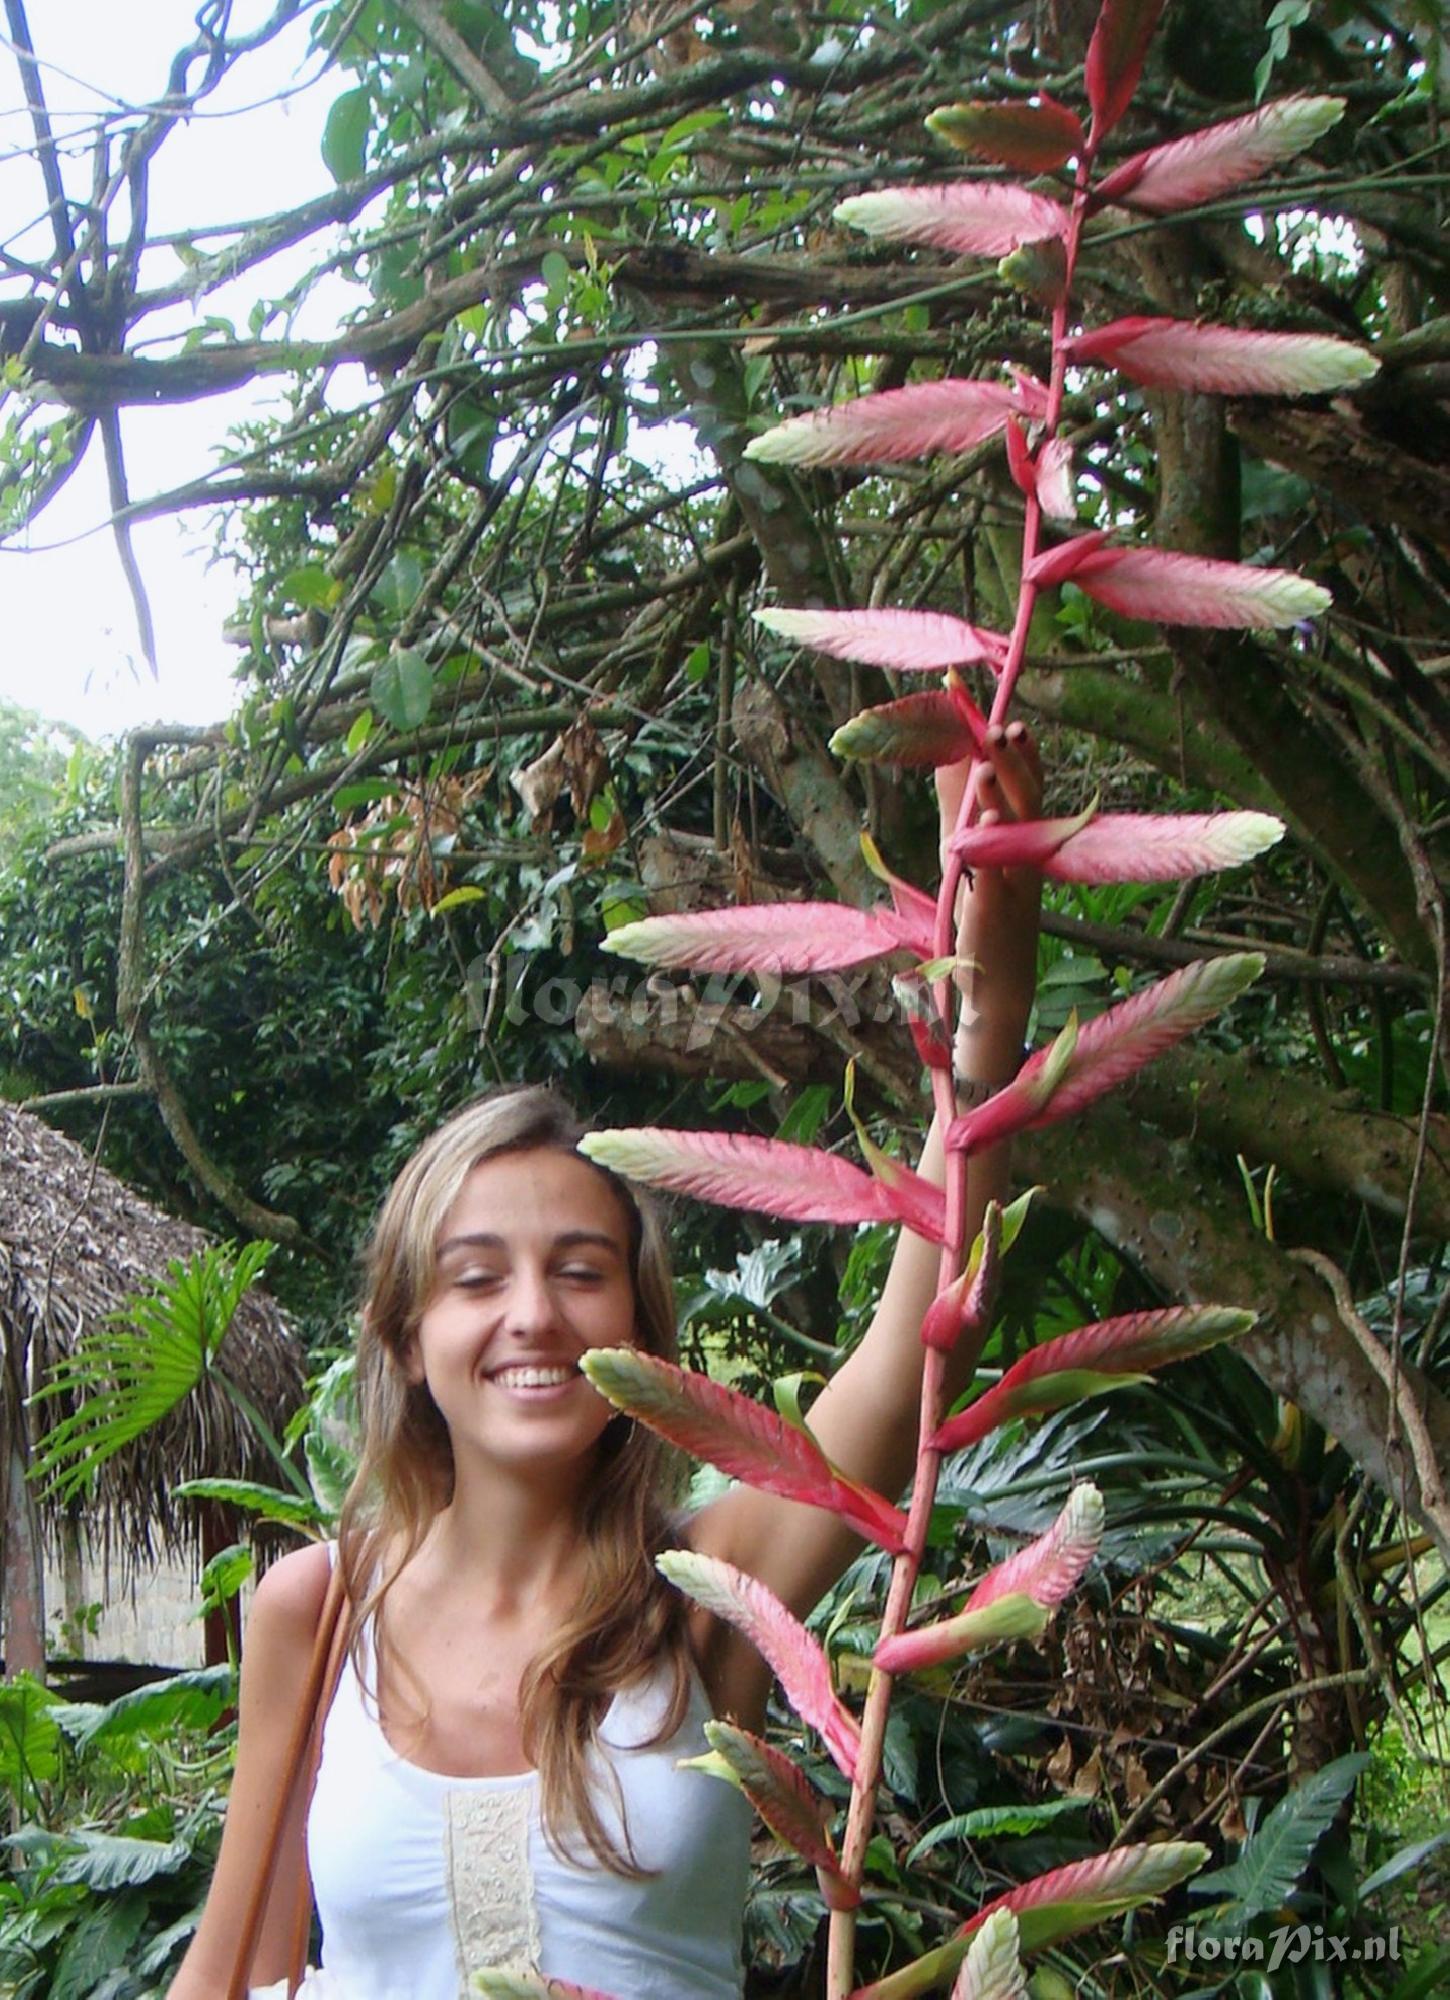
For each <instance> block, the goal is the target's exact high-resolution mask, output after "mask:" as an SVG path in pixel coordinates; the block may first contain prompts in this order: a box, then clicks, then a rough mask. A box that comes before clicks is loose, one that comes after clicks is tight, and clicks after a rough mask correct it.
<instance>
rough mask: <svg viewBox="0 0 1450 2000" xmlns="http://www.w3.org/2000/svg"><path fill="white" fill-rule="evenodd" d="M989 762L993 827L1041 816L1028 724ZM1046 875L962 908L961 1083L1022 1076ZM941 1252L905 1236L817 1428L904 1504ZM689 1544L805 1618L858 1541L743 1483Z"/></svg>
mask: <svg viewBox="0 0 1450 2000" xmlns="http://www.w3.org/2000/svg"><path fill="white" fill-rule="evenodd" d="M988 750H989V758H988V760H986V761H983V762H981V763H979V764H977V766H976V767H975V772H976V775H975V778H974V780H973V782H975V784H976V786H977V798H978V802H979V805H980V808H981V818H982V819H983V820H984V821H986V822H987V823H989V824H990V822H991V820H992V819H993V818H1003V819H1005V818H1031V817H1034V816H1035V815H1036V813H1037V812H1038V809H1039V806H1040V801H1041V785H1042V781H1041V767H1040V764H1039V762H1038V757H1037V749H1036V745H1035V744H1034V743H1033V741H1032V739H1031V737H1030V736H1029V734H1028V732H1027V731H1026V730H1025V729H1024V728H1023V727H1022V725H1021V724H1013V725H1011V726H1010V727H1009V728H1008V729H1007V730H1005V731H1002V730H994V731H993V732H992V734H991V738H990V740H989V744H988ZM966 782H967V772H966V767H965V766H962V765H956V766H952V767H950V768H949V769H947V770H944V771H942V772H940V773H939V774H938V795H939V799H940V804H941V816H942V827H943V839H945V836H946V834H947V833H949V832H950V830H951V828H952V827H953V825H954V824H955V821H956V812H957V806H958V803H959V802H960V799H961V795H962V789H963V786H964V784H965V783H966ZM1040 894H1041V877H1040V876H1039V875H1038V874H1037V873H1036V872H1035V871H1028V870H1006V871H1004V870H1000V869H985V868H983V869H979V870H978V871H977V873H976V878H975V881H974V882H973V883H972V884H971V885H970V887H964V889H963V891H962V895H961V899H960V901H959V903H958V944H957V949H958V954H959V956H960V957H961V958H962V959H963V960H970V961H971V965H970V967H969V968H967V969H964V970H962V971H961V972H960V973H959V974H958V985H959V986H960V988H961V990H962V1001H963V1004H962V1010H961V1011H962V1020H961V1027H960V1029H959V1032H958V1037H957V1044H956V1069H957V1075H958V1079H959V1082H960V1083H961V1084H963V1085H966V1086H970V1085H971V1084H973V1083H980V1084H983V1085H988V1086H991V1087H996V1086H997V1085H1000V1084H1003V1083H1006V1082H1008V1081H1010V1079H1011V1078H1012V1077H1013V1076H1014V1075H1015V1074H1016V1072H1017V1068H1018V1066H1019V1064H1020V1061H1021V1056H1022V1037H1023V1033H1024V1030H1025V1028H1026V1025H1027V1017H1028V1014H1029V1012H1030V1010H1031V1005H1032V994H1033V982H1034V977H1035V972H1036V957H1037V909H1038V902H1039V898H1040ZM1006 1152H1007V1149H1006V1148H1005V1147H999V1148H997V1149H996V1150H995V1151H994V1152H991V1153H984V1154H982V1155H980V1156H977V1157H974V1158H973V1159H972V1161H971V1162H970V1167H969V1172H968V1177H967V1216H966V1240H967V1242H968V1243H970V1242H971V1241H972V1238H973V1237H974V1235H975V1234H976V1231H977V1229H978V1228H979V1226H980V1224H981V1219H982V1215H983V1212H984V1210H985V1208H986V1205H987V1202H988V1200H989V1199H991V1198H992V1197H994V1196H995V1197H998V1198H1000V1197H1001V1196H1002V1195H1003V1194H1004V1192H1005V1190H1006V1185H1007V1171H1008V1162H1007V1158H1006ZM918 1171H920V1172H921V1173H922V1174H923V1175H925V1176H926V1177H927V1178H928V1179H931V1180H933V1181H935V1182H936V1183H937V1184H938V1185H940V1184H941V1181H942V1179H943V1175H944V1165H943V1154H942V1144H941V1135H940V1133H939V1131H938V1129H937V1126H936V1123H935V1121H933V1124H932V1128H931V1131H930V1132H929V1134H928V1136H927V1142H926V1148H925V1151H924V1152H923V1154H922V1158H921V1160H920V1162H919V1167H918ZM938 1255H939V1253H938V1251H937V1250H936V1248H935V1247H934V1246H933V1245H931V1244H929V1243H926V1242H925V1241H923V1240H922V1238H920V1237H918V1236H915V1235H913V1234H912V1233H911V1232H910V1231H909V1230H906V1229H903V1230H902V1232H901V1237H900V1240H899V1241H898V1243H897V1246H896V1251H895V1254H894V1256H893V1258H892V1262H891V1269H890V1272H889V1274H888V1277H887V1280H886V1284H885V1286H884V1287H883V1289H882V1293H881V1301H880V1304H879V1305H878V1307H877V1309H876V1313H875V1315H874V1317H873V1319H872V1321H871V1324H870V1326H869V1328H868V1329H867V1331H866V1334H865V1336H864V1337H863V1339H862V1340H861V1342H860V1344H859V1345H858V1346H857V1348H856V1349H855V1351H854V1353H852V1354H851V1355H850V1356H849V1358H848V1359H847V1360H846V1361H844V1362H843V1363H842V1365H841V1366H840V1368H839V1369H838V1370H837V1371H836V1373H835V1375H834V1376H833V1377H832V1378H831V1380H830V1382H829V1383H828V1384H827V1386H826V1387H825V1388H824V1389H823V1390H822V1391H821V1393H820V1395H819V1396H818V1397H817V1399H816V1401H815V1403H814V1404H813V1405H812V1408H811V1412H810V1427H811V1430H812V1431H813V1433H814V1434H815V1436H816V1438H817V1440H818V1442H819V1443H820V1445H821V1448H822V1450H823V1451H824V1452H825V1453H826V1454H827V1456H828V1457H829V1458H831V1459H832V1460H834V1462H835V1463H836V1464H837V1465H839V1466H840V1467H841V1469H842V1471H844V1472H847V1473H849V1474H850V1476H851V1477H852V1478H853V1479H858V1480H862V1481H864V1482H865V1483H866V1484H868V1485H871V1486H874V1487H875V1488H876V1489H877V1490H878V1491H879V1492H882V1493H886V1494H888V1495H891V1496H893V1497H894V1496H895V1495H896V1494H897V1493H899V1492H900V1490H901V1488H902V1487H903V1485H904V1484H905V1483H906V1481H907V1479H908V1478H909V1477H910V1475H911V1470H912V1466H913V1464H914V1462H915V1456H916V1446H917V1431H918V1416H919V1409H920V1398H921V1379H922V1355H923V1349H922V1344H921V1322H922V1318H923V1316H924V1314H925V1312H926V1310H927V1307H928V1306H929V1305H930V1304H931V1301H932V1299H933V1298H934V1297H935V1295H936V1289H937V1265H938ZM975 1360H976V1357H975V1353H973V1352H966V1353H961V1354H958V1355H955V1356H953V1357H952V1366H951V1367H950V1369H949V1373H948V1394H949V1395H950V1396H951V1397H953V1398H955V1397H956V1396H958V1395H960V1393H961V1392H962V1390H963V1389H964V1388H965V1387H966V1385H967V1382H968V1380H969V1379H970V1376H971V1373H972V1370H973V1367H974V1366H975ZM690 1541H691V1545H692V1546H693V1547H695V1548H696V1549H699V1550H700V1551H701V1552H703V1553H705V1554H708V1555H713V1556H719V1557H722V1558H723V1559H724V1560H725V1561H727V1562H731V1563H734V1564H735V1566H736V1567H737V1568H739V1569H743V1570H746V1571H748V1572H749V1573H750V1574H751V1575H752V1576H756V1577H758V1578H759V1579H760V1581H761V1582H762V1583H764V1584H767V1585H768V1586H769V1587H770V1589H771V1590H773V1591H774V1592H775V1594H776V1595H777V1596H778V1597H779V1598H781V1600H782V1601H783V1602H784V1603H785V1604H787V1605H788V1606H789V1607H790V1609H791V1610H793V1611H794V1612H795V1613H796V1614H797V1616H799V1617H804V1616H805V1615H806V1614H807V1613H808V1612H809V1611H810V1610H811V1608H812V1607H813V1606H814V1605H815V1604H816V1603H817V1602H819V1600H820V1598H821V1597H822V1595H823V1594H824V1593H825V1591H827V1590H828V1589H829V1588H830V1586H831V1584H832V1583H833V1582H834V1581H835V1579H836V1578H837V1577H838V1576H839V1575H840V1574H841V1572H842V1570H843V1569H844V1568H845V1567H846V1565H847V1563H848V1562H849V1561H850V1560H851V1558H852V1557H853V1556H854V1555H855V1554H856V1553H857V1552H858V1551H859V1549H860V1542H859V1540H858V1538H857V1537H856V1536H855V1535H854V1534H853V1533H852V1531H851V1530H850V1529H848V1528H845V1527H843V1526H842V1524H841V1523H840V1522H839V1521H837V1520H835V1519H834V1518H833V1517H832V1516H831V1515H829V1514H826V1513H824V1512H822V1511H821V1510H820V1509H819V1508H815V1507H806V1506H802V1505H800V1504H799V1503H797V1502H795V1501H790V1500H782V1499H779V1498H778V1497H776V1496H775V1495H773V1494H768V1493H761V1492H758V1491H756V1490H755V1489H754V1488H751V1487H744V1486H740V1487H735V1488H733V1489H732V1490H731V1491H730V1492H729V1493H727V1494H725V1495H723V1496H722V1497H721V1498H720V1499H719V1500H716V1501H714V1502H713V1503H712V1504H711V1505H710V1506H709V1507H707V1508H705V1509H704V1510H703V1511H702V1512H701V1513H700V1514H699V1515H697V1516H696V1517H695V1519H694V1521H693V1522H692V1523H691V1534H690Z"/></svg>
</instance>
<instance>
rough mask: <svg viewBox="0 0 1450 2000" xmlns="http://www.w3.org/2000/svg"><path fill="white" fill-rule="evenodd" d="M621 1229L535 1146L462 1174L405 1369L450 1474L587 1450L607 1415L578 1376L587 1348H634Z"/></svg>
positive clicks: (586, 1175) (608, 1194)
mask: <svg viewBox="0 0 1450 2000" xmlns="http://www.w3.org/2000/svg"><path fill="white" fill-rule="evenodd" d="M629 1246H630V1230H629V1220H628V1217H627V1216H626V1214H625V1211H624V1206H623V1204H622V1202H621V1200H620V1198H619V1196H618V1195H617V1194H616V1193H615V1191H614V1189H613V1188H611V1187H610V1185H609V1183H608V1182H607V1181H606V1180H605V1179H604V1177H603V1176H602V1175H601V1174H600V1173H599V1172H598V1171H597V1169H596V1168H594V1167H592V1166H590V1165H589V1163H588V1162H587V1161H586V1160H583V1159H581V1158H580V1157H579V1156H578V1155H577V1154H574V1153H564V1152H558V1151H556V1150H554V1149H553V1148H543V1147H541V1148H538V1149H536V1150H532V1151H529V1152H522V1153H508V1154H504V1155H502V1156H500V1157H499V1158H497V1159H493V1160H485V1161H483V1162H482V1163H481V1164H480V1165H479V1166H476V1167H474V1168H473V1169H472V1171H471V1172H470V1173H469V1175H468V1178H467V1180H466V1181H465V1182H464V1183H463V1187H462V1189H461V1190H460V1192H459V1194H458V1198H457V1200H456V1201H455V1202H454V1203H453V1206H452V1207H451V1208H450V1209H449V1211H448V1213H447V1215H446V1216H445V1217H444V1219H443V1224H442V1227H441V1228H440V1230H439V1234H438V1244H437V1272H436V1277H435V1280H434V1287H433V1295H432V1297H431V1298H430V1299H429V1301H428V1304H427V1306H426V1307H425V1309H424V1312H423V1316H422V1319H421V1320H420V1322H419V1325H418V1331H417V1334H416V1335H415V1336H414V1340H413V1343H412V1347H411V1349H410V1351H409V1353H408V1355H407V1357H406V1365H407V1369H408V1374H409V1377H410V1379H411V1380H413V1381H415V1382H426V1383H427V1385H428V1389H429V1391H430V1393H431V1394H432V1397H433V1400H434V1402H435V1403H436V1404H437V1406H438V1408H439V1410H440V1412H441V1413H442V1415H443V1419H444V1421H445V1422H446V1424H447V1425H448V1431H449V1435H450V1438H451V1440H452V1444H453V1453H454V1460H455V1464H458V1465H459V1466H460V1468H461V1466H462V1464H463V1462H464V1461H465V1460H466V1459H467V1458H468V1457H469V1456H471V1455H473V1454H478V1455H480V1456H481V1457H482V1458H484V1459H486V1460H491V1461H494V1462H508V1463H513V1464H519V1465H525V1464H530V1463H533V1462H536V1461H537V1462H544V1461H549V1462H554V1461H558V1460H560V1459H569V1460H574V1459H577V1458H579V1457H581V1456H582V1455H583V1454H585V1453H587V1452H588V1451H590V1450H591V1449H592V1447H593V1446H594V1445H595V1444H596V1443H597V1442H598V1440H599V1437H600V1435H601V1433H602V1432H603V1429H604V1426H605V1425H606V1424H607V1423H608V1421H609V1419H610V1417H611V1415H612V1414H613V1411H612V1410H611V1408H610V1406H609V1404H608V1403H606V1402H605V1401H604V1399H603V1398H602V1397H601V1396H600V1395H599V1394H598V1393H597V1392H596V1391H595V1390H594V1389H593V1388H592V1387H591V1386H590V1384H589V1382H588V1381H587V1380H586V1379H585V1377H584V1376H583V1375H581V1374H580V1372H579V1357H580V1355H581V1354H582V1353H583V1352H584V1350H585V1349H586V1348H589V1347H619V1346H623V1345H626V1344H631V1343H633V1341H634V1338H635V1302H634V1282H633V1279H632V1276H631V1273H630V1247H629Z"/></svg>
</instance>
